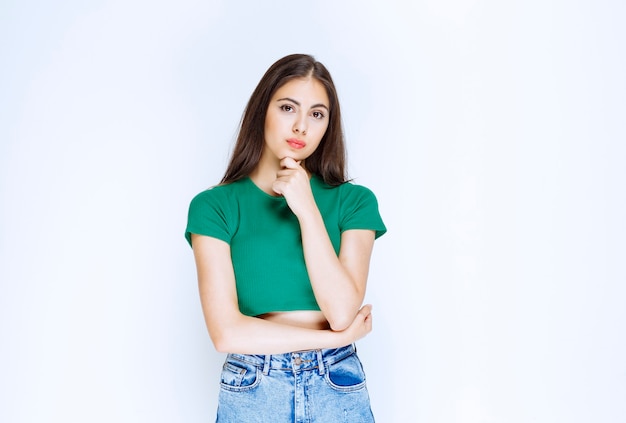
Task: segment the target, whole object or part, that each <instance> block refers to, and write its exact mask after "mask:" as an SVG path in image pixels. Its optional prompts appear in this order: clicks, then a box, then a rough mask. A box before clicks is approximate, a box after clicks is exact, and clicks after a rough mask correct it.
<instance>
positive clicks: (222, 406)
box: [186, 54, 386, 423]
mask: <svg viewBox="0 0 626 423" xmlns="http://www.w3.org/2000/svg"><path fill="white" fill-rule="evenodd" d="M385 231H386V229H385V225H384V223H383V221H382V219H381V217H380V215H379V212H378V205H377V202H376V198H375V196H374V194H373V193H372V192H371V191H370V190H368V189H367V188H365V187H362V186H358V185H355V184H352V183H350V182H348V181H347V178H346V171H345V148H344V141H343V133H342V127H341V113H340V109H339V101H338V98H337V92H336V90H335V86H334V83H333V81H332V79H331V76H330V74H329V73H328V71H327V70H326V68H325V67H324V66H323V65H322V64H321V63H319V62H316V61H315V59H314V58H313V57H311V56H308V55H301V54H295V55H290V56H287V57H284V58H282V59H280V60H278V61H277V62H276V63H274V64H273V65H272V66H271V67H270V68H269V69H268V71H267V72H266V73H265V75H264V76H263V78H262V79H261V81H260V82H259V84H258V86H257V87H256V89H255V90H254V92H253V93H252V97H251V98H250V101H249V102H248V105H247V107H246V109H245V112H244V115H243V118H242V121H241V128H240V131H239V135H238V138H237V142H236V145H235V148H234V152H233V155H232V158H231V160H230V163H229V165H228V168H227V170H226V173H225V175H224V177H223V179H222V181H221V183H220V184H219V185H217V186H215V187H213V188H211V189H209V190H207V191H204V192H202V193H200V194H198V195H197V196H196V197H195V198H194V199H193V200H192V202H191V205H190V208H189V219H188V224H187V232H186V237H187V240H188V241H189V243H190V244H191V246H192V248H193V252H194V257H195V261H196V267H197V271H198V283H199V287H200V297H201V302H202V309H203V312H204V317H205V320H206V325H207V328H208V330H209V335H210V337H211V340H212V341H213V344H214V345H215V348H216V349H217V350H218V351H221V352H225V353H228V355H227V358H226V362H225V364H224V367H223V371H222V376H221V390H220V396H219V403H218V411H217V421H218V422H220V423H227V422H237V423H246V422H271V423H282V422H310V421H311V422H312V421H315V422H359V423H364V422H372V421H373V420H374V419H373V416H372V412H371V410H370V405H369V397H368V393H367V388H366V386H365V375H364V374H363V369H362V366H361V363H360V361H359V359H358V357H357V355H356V349H355V347H354V342H355V341H356V340H358V339H360V338H362V337H364V336H365V335H367V334H368V333H369V332H370V331H371V329H372V317H371V306H369V305H365V306H362V302H363V298H364V295H365V287H366V281H367V274H368V269H369V261H370V256H371V253H372V248H373V244H374V240H375V238H377V237H379V236H381V235H382V234H383V233H385Z"/></svg>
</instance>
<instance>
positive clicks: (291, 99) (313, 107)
mask: <svg viewBox="0 0 626 423" xmlns="http://www.w3.org/2000/svg"><path fill="white" fill-rule="evenodd" d="M284 100H287V101H291V102H292V103H293V104H295V105H296V106H301V104H300V102H299V101H296V100H294V99H293V98H290V97H285V98H279V99H278V100H276V101H284ZM316 107H323V108H325V109H326V110H328V111H330V109H329V108H328V106H327V105H325V104H324V103H317V104H314V105H312V106H311V109H315V108H316Z"/></svg>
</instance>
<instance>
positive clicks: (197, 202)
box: [185, 188, 232, 245]
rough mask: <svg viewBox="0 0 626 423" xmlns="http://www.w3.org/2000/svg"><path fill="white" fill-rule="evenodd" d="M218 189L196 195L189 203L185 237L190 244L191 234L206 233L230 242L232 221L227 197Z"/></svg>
mask: <svg viewBox="0 0 626 423" xmlns="http://www.w3.org/2000/svg"><path fill="white" fill-rule="evenodd" d="M222 194H223V193H222V192H220V190H218V189H215V188H213V189H209V190H206V191H203V192H201V193H200V194H198V195H196V196H195V197H194V198H193V200H191V204H190V205H189V213H188V215H187V229H186V231H185V238H186V239H187V242H189V245H191V234H198V235H206V236H210V237H213V238H217V239H221V240H222V241H225V242H227V243H230V241H231V238H232V230H231V228H230V225H229V222H231V221H232V219H231V216H230V215H231V213H230V210H229V209H230V207H229V205H228V202H227V201H226V200H227V197H226V196H224V195H222Z"/></svg>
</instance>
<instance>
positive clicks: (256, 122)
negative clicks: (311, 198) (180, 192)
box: [221, 54, 347, 185]
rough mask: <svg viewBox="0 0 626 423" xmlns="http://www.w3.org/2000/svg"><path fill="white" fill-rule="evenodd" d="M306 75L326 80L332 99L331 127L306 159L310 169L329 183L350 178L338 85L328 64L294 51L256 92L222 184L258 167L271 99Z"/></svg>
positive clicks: (336, 183)
mask: <svg viewBox="0 0 626 423" xmlns="http://www.w3.org/2000/svg"><path fill="white" fill-rule="evenodd" d="M303 77H312V78H315V79H316V80H318V81H319V82H320V83H322V85H324V87H325V88H326V93H327V95H328V100H329V102H330V113H329V121H328V128H327V129H326V133H325V134H324V136H323V137H322V140H321V141H320V144H319V146H318V147H317V149H316V150H315V151H314V152H313V154H311V155H310V156H309V157H308V158H307V159H306V168H307V170H308V171H309V172H311V173H313V174H315V175H318V176H319V177H321V178H322V179H323V180H324V182H326V183H327V184H329V185H340V184H342V183H344V182H346V181H347V175H346V168H345V164H346V149H345V143H344V138H343V129H342V124H341V110H340V108H339V99H338V97H337V90H336V89H335V84H334V82H333V80H332V78H331V76H330V73H329V72H328V70H327V69H326V67H325V66H324V65H323V64H321V63H320V62H318V61H316V60H315V59H314V58H313V57H312V56H310V55H307V54H291V55H289V56H285V57H283V58H282V59H280V60H278V61H277V62H276V63H274V64H273V65H272V66H270V68H269V69H268V70H267V72H265V75H263V78H261V81H259V84H258V85H257V87H256V88H255V90H254V92H253V93H252V96H251V97H250V100H249V101H248V104H247V106H246V108H245V110H244V112H243V116H242V118H241V126H240V128H239V134H238V136H237V142H236V143H235V148H234V150H233V154H232V156H231V158H230V163H229V164H228V168H227V169H226V173H225V174H224V177H223V178H222V181H221V183H222V184H226V183H230V182H235V181H237V180H239V179H241V178H244V177H246V176H248V175H249V174H250V173H251V172H252V171H253V170H254V168H255V167H256V166H257V164H258V163H259V161H260V159H261V153H262V152H263V148H264V146H265V133H264V128H265V116H266V114H267V108H268V106H269V102H270V99H271V98H272V96H273V95H274V93H275V92H276V91H277V90H278V89H279V88H280V87H282V86H283V85H284V84H286V83H287V82H289V81H290V80H292V79H294V78H303Z"/></svg>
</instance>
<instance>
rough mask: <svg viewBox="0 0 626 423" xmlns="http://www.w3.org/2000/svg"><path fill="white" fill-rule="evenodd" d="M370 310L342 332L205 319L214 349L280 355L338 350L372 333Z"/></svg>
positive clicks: (239, 317) (236, 319) (239, 318)
mask: <svg viewBox="0 0 626 423" xmlns="http://www.w3.org/2000/svg"><path fill="white" fill-rule="evenodd" d="M370 312H371V307H369V306H366V307H363V309H362V310H361V311H360V312H359V313H357V315H356V316H355V318H354V319H353V321H352V322H351V324H350V325H349V326H348V327H347V328H346V329H345V330H343V331H333V330H330V329H326V330H323V329H321V330H320V329H309V328H302V327H297V326H290V325H285V324H282V323H276V322H273V321H267V320H263V319H260V318H257V317H250V316H245V315H242V314H239V313H238V314H235V315H233V316H231V317H228V318H224V316H222V317H221V318H219V320H217V322H219V323H217V324H210V321H211V320H212V319H213V322H214V323H216V320H214V319H215V316H206V317H207V327H208V328H209V334H210V336H211V340H212V341H213V344H214V346H215V349H216V350H218V351H220V352H230V353H240V354H280V353H285V352H290V351H299V350H310V349H323V348H338V347H341V346H344V345H347V344H350V343H352V342H355V341H356V340H358V339H360V338H362V337H364V336H365V335H367V333H369V332H370V331H371V314H370Z"/></svg>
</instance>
